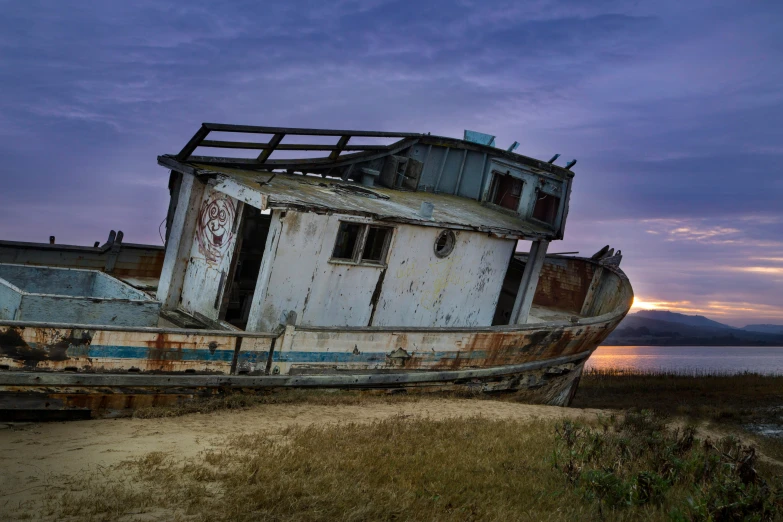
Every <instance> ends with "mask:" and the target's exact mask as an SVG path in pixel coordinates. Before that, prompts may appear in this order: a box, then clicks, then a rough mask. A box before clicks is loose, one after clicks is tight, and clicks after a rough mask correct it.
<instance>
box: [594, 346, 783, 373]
mask: <svg viewBox="0 0 783 522" xmlns="http://www.w3.org/2000/svg"><path fill="white" fill-rule="evenodd" d="M586 368H587V369H588V370H590V369H594V370H638V371H645V372H656V371H665V372H675V373H685V374H693V373H698V374H706V373H721V374H736V373H743V372H752V373H762V374H771V375H783V347H781V346H600V347H599V348H598V349H597V350H596V351H595V352H594V353H593V355H591V356H590V359H588V360H587V367H586Z"/></svg>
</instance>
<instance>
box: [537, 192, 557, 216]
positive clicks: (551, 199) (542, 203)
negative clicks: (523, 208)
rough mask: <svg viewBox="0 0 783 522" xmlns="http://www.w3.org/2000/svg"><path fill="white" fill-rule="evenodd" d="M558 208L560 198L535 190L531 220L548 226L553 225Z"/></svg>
mask: <svg viewBox="0 0 783 522" xmlns="http://www.w3.org/2000/svg"><path fill="white" fill-rule="evenodd" d="M559 208H560V198H559V197H557V196H553V195H552V194H547V193H546V192H541V191H540V190H536V205H535V206H534V207H533V218H534V219H537V220H539V221H543V222H544V223H547V224H549V225H554V224H555V219H556V218H557V210H558V209H559Z"/></svg>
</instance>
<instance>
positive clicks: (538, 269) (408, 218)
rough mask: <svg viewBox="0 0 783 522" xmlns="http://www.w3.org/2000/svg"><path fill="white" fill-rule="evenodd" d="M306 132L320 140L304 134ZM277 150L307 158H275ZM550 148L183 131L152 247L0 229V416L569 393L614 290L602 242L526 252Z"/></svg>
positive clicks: (538, 216)
mask: <svg viewBox="0 0 783 522" xmlns="http://www.w3.org/2000/svg"><path fill="white" fill-rule="evenodd" d="M232 133H239V134H241V135H242V136H244V137H245V138H244V139H248V138H247V137H246V136H248V135H249V136H252V137H257V136H263V135H267V137H266V138H263V139H261V140H255V141H229V140H228V139H227V138H226V137H225V136H226V135H229V134H232ZM210 134H212V136H211V137H213V138H215V139H207V138H208V137H210V136H209V135H210ZM307 136H309V137H311V139H310V140H309V142H307V141H305V138H303V137H307ZM325 137H326V138H328V137H332V138H333V140H336V144H331V145H329V144H317V143H312V142H313V141H315V142H318V141H320V142H321V143H323V142H325V139H324V138H325ZM218 138H219V139H218ZM383 140H385V141H386V142H389V141H391V143H380V142H381V141H383ZM349 142H350V143H349ZM203 148H220V149H231V151H232V154H234V155H237V151H244V152H245V153H247V151H250V152H251V153H253V154H252V155H253V157H252V158H238V157H214V156H197V155H194V153H195V152H196V150H197V149H203ZM253 151H255V152H253ZM259 151H260V153H259ZM284 151H292V153H291V154H292V155H296V154H300V153H301V151H305V152H312V151H326V152H327V155H326V156H324V157H316V158H312V157H293V158H288V159H278V158H276V157H273V153H274V155H275V156H276V155H277V154H279V153H280V152H284ZM256 154H258V155H257V156H256ZM556 158H557V156H556V157H555V158H553V159H552V160H550V161H548V162H545V161H539V160H535V159H532V158H528V157H525V156H522V155H520V154H516V153H515V152H513V147H512V148H509V150H503V149H499V148H496V147H495V146H494V137H492V136H488V135H484V134H480V133H475V132H471V131H466V132H465V136H464V139H462V140H460V139H453V138H445V137H440V136H431V135H429V134H413V133H387V132H369V131H345V130H321V129H292V128H273V127H255V126H252V127H251V126H239V125H223V124H203V125H202V127H201V128H200V129H199V130H198V132H197V133H196V134H195V135H194V136H193V138H192V139H191V140H190V141H189V142H188V143H187V145H186V146H185V147H184V148H183V149H182V151H181V152H180V153H179V154H176V155H164V156H160V157H158V163H159V164H160V165H162V166H163V167H165V168H167V169H169V170H170V178H169V190H170V194H171V200H170V205H169V210H168V216H167V219H166V237H165V248H163V247H154V246H149V245H132V244H124V243H123V242H122V239H123V238H122V233H121V232H120V233H118V234H115V233H114V232H112V234H111V235H110V237H109V240H108V241H107V242H106V243H105V244H103V245H99V244H98V243H96V244H95V246H93V247H76V246H66V245H58V244H54V238H52V239H51V240H50V243H52V244H36V243H18V242H9V241H0V415H2V416H4V417H6V418H25V417H29V416H35V417H39V418H40V417H41V416H44V415H49V416H53V417H57V416H59V415H66V414H67V415H69V416H70V415H76V416H90V415H105V414H113V413H117V412H122V411H125V410H128V409H133V408H137V407H141V406H149V405H158V404H166V403H171V402H172V401H179V400H186V399H188V398H192V397H195V396H201V395H209V394H215V393H223V392H226V391H228V390H241V391H246V392H252V391H255V390H259V389H264V388H277V387H327V388H377V389H392V388H400V387H402V388H416V387H444V386H449V387H451V386H453V387H468V388H471V389H475V390H481V391H485V392H515V393H517V394H519V396H520V398H522V399H523V400H529V401H531V402H540V403H547V404H557V405H567V404H568V403H569V401H570V400H571V398H572V397H573V394H574V393H575V391H576V388H577V384H578V381H579V377H580V375H581V372H582V368H583V366H584V364H585V361H586V360H587V358H588V357H589V356H590V354H591V353H592V351H593V350H594V349H595V348H596V347H598V345H599V344H601V342H602V341H603V340H604V339H605V338H606V337H607V336H608V335H609V333H610V332H611V331H612V330H613V329H614V328H615V326H617V324H618V323H619V322H620V320H621V319H622V318H623V317H624V316H625V314H626V313H627V312H628V310H629V308H630V306H631V303H632V300H633V293H632V290H631V286H630V283H629V281H628V279H627V278H626V276H625V275H624V274H623V272H622V271H621V270H620V268H619V260H620V258H621V256H620V255H619V252H618V253H617V254H614V253H613V251H607V250H608V249H604V250H602V251H600V252H599V253H598V254H597V255H596V256H593V258H582V257H574V256H568V255H547V254H546V252H547V248H548V245H549V243H550V241H553V240H557V239H562V237H563V233H564V230H565V225H566V218H567V214H568V201H569V196H570V193H571V184H572V180H573V176H574V174H573V172H572V171H571V166H572V165H573V163H575V162H571V163H569V164H568V165H567V166H566V167H560V166H557V165H555V164H554V160H555V159H556ZM520 240H522V241H530V242H531V243H530V245H531V246H530V251H529V252H528V253H517V252H516V248H517V245H518V242H519V241H520Z"/></svg>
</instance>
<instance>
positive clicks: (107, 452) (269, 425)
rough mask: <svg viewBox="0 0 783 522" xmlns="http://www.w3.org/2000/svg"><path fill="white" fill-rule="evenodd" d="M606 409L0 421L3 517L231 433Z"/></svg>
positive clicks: (473, 407) (423, 404)
mask: <svg viewBox="0 0 783 522" xmlns="http://www.w3.org/2000/svg"><path fill="white" fill-rule="evenodd" d="M602 413H603V414H606V413H607V412H602V411H601V410H581V409H575V408H560V407H556V406H533V405H527V404H517V403H508V402H498V401H486V400H468V399H422V400H420V401H416V402H408V401H406V402H400V403H399V404H394V403H380V404H364V405H330V406H323V405H308V404H270V405H258V406H254V407H252V408H250V409H247V410H225V411H219V412H215V413H210V414H191V415H185V416H182V417H173V418H163V419H104V420H90V421H73V422H55V423H40V424H29V423H28V424H0V519H3V518H4V517H3V512H5V513H6V515H8V514H10V513H12V512H13V511H15V510H16V509H17V508H19V507H21V506H24V505H25V504H28V507H29V502H31V501H35V499H36V498H40V496H41V495H42V494H44V493H45V492H46V491H47V489H52V488H57V487H58V486H57V485H58V484H59V483H62V482H63V481H65V480H67V479H68V478H69V477H72V476H74V475H77V474H80V473H85V472H88V471H92V470H99V469H101V468H102V467H107V466H112V465H114V464H118V463H119V462H121V461H123V460H127V459H131V458H136V457H140V456H143V455H146V454H147V453H150V452H153V451H161V452H165V453H167V454H169V455H172V456H175V457H190V456H194V455H196V454H197V453H198V452H200V451H202V450H205V449H209V448H215V447H219V445H220V444H221V442H222V441H223V440H224V438H225V436H226V435H229V434H241V433H257V432H259V431H264V432H269V433H273V432H276V431H280V430H283V429H285V428H287V427H290V426H304V425H311V424H321V425H323V424H329V423H351V422H353V423H366V422H372V421H376V420H381V419H387V418H390V417H394V416H397V415H404V416H411V417H428V418H432V419H445V418H453V417H470V416H476V415H481V416H483V417H486V418H488V419H519V420H530V421H533V420H536V419H556V418H566V417H568V418H577V417H592V418H594V417H595V416H596V415H598V414H602Z"/></svg>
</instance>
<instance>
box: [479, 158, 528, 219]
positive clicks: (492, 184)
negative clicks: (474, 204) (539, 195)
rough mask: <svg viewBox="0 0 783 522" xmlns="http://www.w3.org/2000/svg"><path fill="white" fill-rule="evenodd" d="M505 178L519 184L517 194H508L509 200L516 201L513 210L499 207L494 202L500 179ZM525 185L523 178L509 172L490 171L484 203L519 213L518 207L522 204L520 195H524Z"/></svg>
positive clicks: (499, 205)
mask: <svg viewBox="0 0 783 522" xmlns="http://www.w3.org/2000/svg"><path fill="white" fill-rule="evenodd" d="M505 177H508V178H511V179H512V180H515V181H517V182H519V194H514V193H513V192H512V193H511V194H510V197H511V198H513V199H516V207H514V208H512V207H507V206H505V205H501V204H500V203H499V202H496V201H495V200H496V199H497V197H498V191H499V190H500V184H501V178H505ZM525 184H526V181H525V178H524V177H520V176H517V175H514V174H512V173H511V172H510V171H506V172H503V171H500V170H497V169H492V170H491V171H490V179H489V189H488V191H487V199H486V200H485V201H486V202H487V203H489V204H490V205H494V206H495V207H497V208H502V209H504V210H506V211H511V212H515V213H519V207H520V205H521V204H522V195H523V194H524V191H525ZM501 199H503V198H501Z"/></svg>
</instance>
